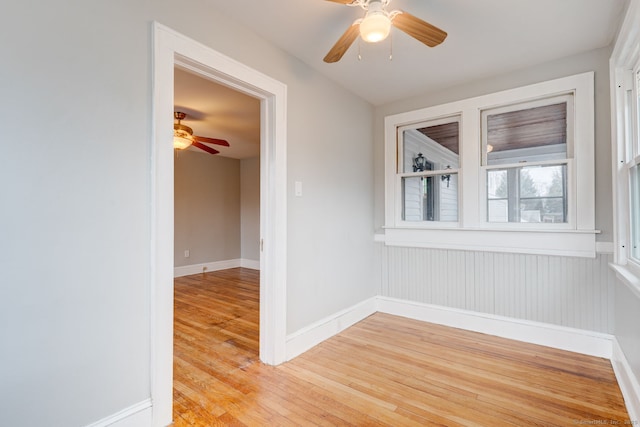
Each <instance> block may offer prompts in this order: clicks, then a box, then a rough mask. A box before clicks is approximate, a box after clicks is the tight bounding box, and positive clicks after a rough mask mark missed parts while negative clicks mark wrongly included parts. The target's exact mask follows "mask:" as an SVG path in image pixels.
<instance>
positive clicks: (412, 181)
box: [384, 73, 640, 257]
mask: <svg viewBox="0 0 640 427" xmlns="http://www.w3.org/2000/svg"><path fill="white" fill-rule="evenodd" d="M593 102H594V100H593V73H584V74H580V75H576V76H571V77H565V78H562V79H557V80H552V81H548V82H543V83H539V84H535V85H531V86H525V87H522V88H517V89H512V90H508V91H504V92H498V93H494V94H490V95H484V96H481V97H477V98H471V99H466V100H462V101H457V102H453V103H449V104H444V105H438V106H434V107H429V108H425V109H421V110H416V111H410V112H407V113H401V114H397V115H393V116H388V117H386V119H385V237H384V239H385V242H386V244H388V245H399V246H418V247H434V248H456V249H470V250H488V251H509V252H521V253H539V254H559V255H572V256H589V257H593V256H595V233H596V230H595V229H594V228H595V227H594V225H595V218H594V173H593V169H594V154H593V151H594V149H593V148H594V135H593V126H594V117H593V114H594V106H593ZM638 200H639V203H640V197H638ZM638 234H639V235H640V226H639V227H638Z"/></svg>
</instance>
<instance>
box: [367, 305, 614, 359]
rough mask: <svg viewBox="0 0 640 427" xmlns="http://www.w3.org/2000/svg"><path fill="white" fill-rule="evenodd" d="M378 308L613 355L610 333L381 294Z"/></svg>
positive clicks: (401, 314)
mask: <svg viewBox="0 0 640 427" xmlns="http://www.w3.org/2000/svg"><path fill="white" fill-rule="evenodd" d="M378 311H380V312H382V313H388V314H394V315H397V316H402V317H408V318H411V319H416V320H422V321H425V322H431V323H437V324H439V325H445V326H450V327H453V328H459V329H465V330H468V331H474V332H480V333H484V334H489V335H495V336H498V337H503V338H509V339H512V340H516V341H522V342H527V343H531V344H538V345H544V346H547V347H553V348H557V349H561V350H567V351H573V352H576V353H581V354H586V355H589V356H595V357H604V358H607V359H610V358H611V355H612V340H613V336H612V335H609V334H603V333H598V332H593V331H586V330H582V329H574V328H567V327H563V326H556V325H551V324H547V323H540V322H531V321H526V320H519V319H513V318H510V317H502V316H495V315H490V314H483V313H478V312H473V311H467V310H460V309H454V308H449V307H442V306H435V305H429V304H423V303H418V302H413V301H405V300H399V299H395V298H388V297H380V296H379V297H378Z"/></svg>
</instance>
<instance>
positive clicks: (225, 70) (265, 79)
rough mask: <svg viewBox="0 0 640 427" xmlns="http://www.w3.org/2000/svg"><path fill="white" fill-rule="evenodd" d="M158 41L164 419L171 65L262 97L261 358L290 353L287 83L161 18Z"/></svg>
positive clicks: (155, 117) (157, 301)
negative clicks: (187, 35)
mask: <svg viewBox="0 0 640 427" xmlns="http://www.w3.org/2000/svg"><path fill="white" fill-rule="evenodd" d="M153 49H154V50H153V53H154V55H153V61H152V65H153V101H152V104H153V113H152V144H151V153H150V154H151V159H150V167H151V197H150V203H151V206H150V214H151V229H150V237H151V239H150V240H151V256H150V271H149V276H150V280H149V283H150V289H149V298H150V307H149V310H150V318H151V324H150V337H151V339H150V359H151V360H150V367H151V369H150V376H151V378H150V380H151V399H152V402H153V425H154V426H156V427H161V426H166V425H168V424H170V423H171V422H172V403H173V276H174V274H173V269H174V260H173V254H174V234H173V233H174V223H173V220H174V210H173V209H174V195H173V185H174V176H173V172H174V164H173V161H174V154H173V142H172V138H173V129H172V124H173V120H172V117H173V108H174V106H173V96H174V83H173V74H174V68H175V67H180V68H183V69H187V70H189V71H191V72H193V73H195V74H197V75H199V76H201V77H203V78H206V79H210V80H212V81H215V82H216V83H219V84H223V85H226V86H228V87H231V88H233V89H236V90H238V91H240V92H243V93H245V94H247V95H250V96H253V97H255V98H258V99H259V100H260V247H261V251H260V360H261V361H262V362H264V363H267V364H270V365H277V364H280V363H282V362H284V361H285V357H286V352H285V347H286V278H287V276H286V272H287V258H286V255H287V250H286V249H287V246H286V245H287V227H286V226H287V191H286V190H287V183H286V177H287V158H286V153H287V150H286V144H287V139H286V129H287V117H286V105H287V104H286V100H287V87H286V85H285V84H283V83H281V82H279V81H277V80H274V79H272V78H271V77H269V76H266V75H264V74H262V73H260V72H258V71H256V70H254V69H252V68H250V67H248V66H246V65H244V64H242V63H240V62H237V61H235V60H233V59H231V58H229V57H227V56H225V55H223V54H221V53H219V52H217V51H216V50H214V49H212V48H210V47H208V46H205V45H203V44H201V43H199V42H197V41H195V40H193V39H190V38H188V37H186V36H184V35H182V34H180V33H178V32H176V31H174V30H172V29H170V28H168V27H166V26H164V25H162V24H159V23H157V22H154V23H153ZM256 243H257V242H256Z"/></svg>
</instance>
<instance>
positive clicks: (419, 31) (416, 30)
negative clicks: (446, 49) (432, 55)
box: [391, 11, 447, 47]
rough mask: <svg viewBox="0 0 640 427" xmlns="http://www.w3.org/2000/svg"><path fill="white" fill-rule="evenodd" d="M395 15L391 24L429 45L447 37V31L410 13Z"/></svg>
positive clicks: (436, 43)
mask: <svg viewBox="0 0 640 427" xmlns="http://www.w3.org/2000/svg"><path fill="white" fill-rule="evenodd" d="M401 12H402V13H399V14H398V15H396V16H395V17H394V18H393V20H392V21H391V24H392V25H393V26H394V27H396V28H397V29H399V30H400V31H404V32H405V33H407V34H409V35H410V36H411V37H413V38H414V39H416V40H418V41H419V42H422V43H424V44H426V45H427V46H429V47H434V46H437V45H439V44H440V43H442V42H443V41H444V39H446V38H447V33H446V32H445V31H442V30H441V29H440V28H438V27H435V26H433V25H431V24H429V23H428V22H425V21H423V20H422V19H420V18H416V17H415V16H413V15H411V14H410V13H407V12H403V11H401Z"/></svg>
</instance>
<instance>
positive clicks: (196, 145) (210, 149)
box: [191, 141, 219, 154]
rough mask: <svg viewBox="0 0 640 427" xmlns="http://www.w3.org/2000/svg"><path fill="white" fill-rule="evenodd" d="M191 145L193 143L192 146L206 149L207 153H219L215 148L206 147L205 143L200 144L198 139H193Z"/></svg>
mask: <svg viewBox="0 0 640 427" xmlns="http://www.w3.org/2000/svg"><path fill="white" fill-rule="evenodd" d="M191 145H193V146H194V147H198V148H199V149H201V150H203V151H206V152H207V153H209V154H218V153H219V151H218V150H216V149H214V148H211V147H207V146H206V145H204V144H201V143H199V142H198V141H193V144H191Z"/></svg>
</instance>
